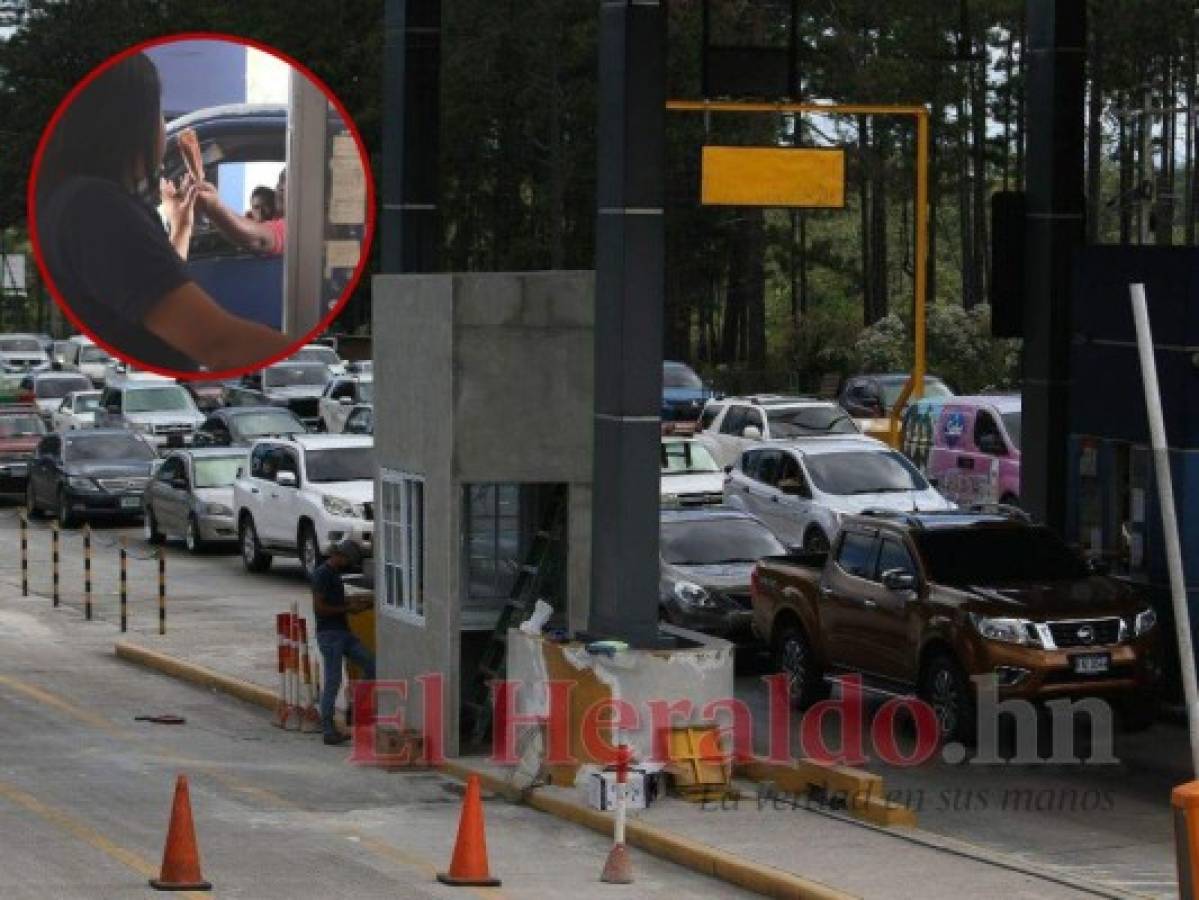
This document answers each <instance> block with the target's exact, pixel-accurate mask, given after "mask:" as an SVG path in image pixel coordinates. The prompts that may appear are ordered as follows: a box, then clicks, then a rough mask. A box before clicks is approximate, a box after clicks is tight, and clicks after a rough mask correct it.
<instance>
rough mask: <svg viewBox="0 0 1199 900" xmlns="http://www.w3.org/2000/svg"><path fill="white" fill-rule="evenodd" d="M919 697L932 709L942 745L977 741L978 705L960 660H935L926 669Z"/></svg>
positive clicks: (947, 657)
mask: <svg viewBox="0 0 1199 900" xmlns="http://www.w3.org/2000/svg"><path fill="white" fill-rule="evenodd" d="M920 697H921V699H922V700H924V702H925V703H927V704H928V705H929V706H931V707H932V710H933V714H934V715H935V716H936V717H937V727H938V729H939V730H940V733H941V740H942V741H961V742H963V743H966V744H969V743H971V742H972V741H973V740H974V734H975V727H976V725H977V722H976V721H975V704H974V692H973V690H972V687H971V685H970V679H969V678H967V677H966V673H965V672H964V671H963V670H962V667H961V666H960V665H958V663H957V660H955V659H954V658H953V657H952V656H949V655H947V654H940V655H938V656H934V657H933V658H932V659H931V660H929V661H928V664H927V665H926V666H925V668H924V676H923V678H922V679H921V682H920Z"/></svg>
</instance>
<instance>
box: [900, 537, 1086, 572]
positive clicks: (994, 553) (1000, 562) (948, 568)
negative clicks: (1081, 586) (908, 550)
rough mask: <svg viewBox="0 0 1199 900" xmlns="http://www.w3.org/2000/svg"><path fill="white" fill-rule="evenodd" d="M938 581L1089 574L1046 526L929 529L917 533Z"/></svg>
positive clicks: (1078, 559) (925, 559) (923, 552)
mask: <svg viewBox="0 0 1199 900" xmlns="http://www.w3.org/2000/svg"><path fill="white" fill-rule="evenodd" d="M913 537H914V539H915V541H916V546H917V547H918V548H919V549H920V555H921V556H922V557H923V559H924V565H925V568H926V569H927V571H928V576H929V578H930V579H931V580H932V581H935V582H938V583H940V584H946V585H953V586H958V587H962V586H966V585H974V584H977V585H990V584H1003V583H1006V582H1037V581H1062V580H1066V579H1074V578H1084V577H1086V575H1087V574H1088V572H1087V567H1086V565H1085V564H1084V563H1083V560H1082V559H1081V558H1080V557H1079V556H1078V555H1077V554H1076V553H1074V552H1073V551H1071V550H1070V548H1069V547H1067V546H1066V545H1065V543H1063V542H1062V540H1061V538H1059V537H1058V536H1057V535H1056V534H1054V533H1053V532H1052V531H1050V530H1049V529H1048V528H1046V527H1045V526H1043V525H1016V524H1012V525H999V526H986V527H974V528H945V529H936V528H929V529H925V530H923V531H918V532H915V533H914V535H913Z"/></svg>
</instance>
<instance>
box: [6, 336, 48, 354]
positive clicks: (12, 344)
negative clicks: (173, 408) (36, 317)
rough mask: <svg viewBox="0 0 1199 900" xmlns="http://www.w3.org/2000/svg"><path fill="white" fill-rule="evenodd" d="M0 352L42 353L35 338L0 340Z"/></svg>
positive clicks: (40, 346)
mask: <svg viewBox="0 0 1199 900" xmlns="http://www.w3.org/2000/svg"><path fill="white" fill-rule="evenodd" d="M0 352H3V353H29V352H33V353H40V352H42V345H41V344H39V343H38V342H37V340H36V339H35V338H0Z"/></svg>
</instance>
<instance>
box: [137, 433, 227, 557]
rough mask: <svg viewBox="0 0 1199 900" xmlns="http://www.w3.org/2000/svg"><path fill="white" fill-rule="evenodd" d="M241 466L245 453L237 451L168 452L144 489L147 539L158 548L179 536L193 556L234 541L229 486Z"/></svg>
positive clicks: (211, 448)
mask: <svg viewBox="0 0 1199 900" xmlns="http://www.w3.org/2000/svg"><path fill="white" fill-rule="evenodd" d="M245 462H246V451H245V450H244V449H237V448H234V449H229V448H226V447H204V448H199V447H197V448H191V449H187V450H175V451H173V452H171V453H169V454H168V455H167V457H166V458H165V459H164V460H163V462H162V465H161V466H160V467H159V469H158V471H157V472H156V473H155V475H154V477H153V478H151V479H150V481H149V483H148V484H147V485H146V496H145V509H146V515H145V530H146V540H147V541H148V542H149V543H151V544H158V543H161V542H162V541H163V540H165V539H167V538H173V537H179V538H182V539H183V541H184V543H185V544H186V545H187V549H188V550H190V551H192V552H193V553H199V552H201V551H202V550H204V549H206V548H207V547H209V546H210V545H212V544H218V543H230V542H233V541H236V540H237V525H236V523H235V522H234V521H233V482H234V479H236V478H237V471H238V469H240V468H241V467H242V466H243V465H245Z"/></svg>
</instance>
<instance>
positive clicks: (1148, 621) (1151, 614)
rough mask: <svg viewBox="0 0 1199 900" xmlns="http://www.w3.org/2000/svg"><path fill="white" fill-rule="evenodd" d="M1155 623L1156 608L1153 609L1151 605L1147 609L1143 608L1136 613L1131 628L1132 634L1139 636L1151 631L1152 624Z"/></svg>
mask: <svg viewBox="0 0 1199 900" xmlns="http://www.w3.org/2000/svg"><path fill="white" fill-rule="evenodd" d="M1156 624H1157V610H1155V609H1154V608H1153V607H1149V608H1148V609H1143V610H1141V611H1140V612H1139V613H1137V617H1136V620H1135V621H1134V623H1133V628H1132V630H1133V634H1134V635H1136V636H1137V637H1140V636H1141V635H1142V634H1145V633H1146V632H1148V631H1151V630H1152V629H1153V626H1154V625H1156Z"/></svg>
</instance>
